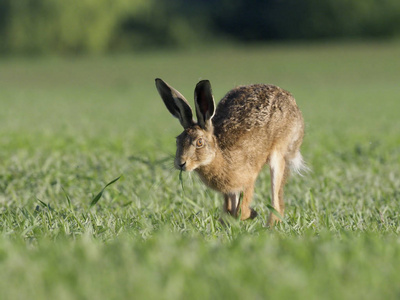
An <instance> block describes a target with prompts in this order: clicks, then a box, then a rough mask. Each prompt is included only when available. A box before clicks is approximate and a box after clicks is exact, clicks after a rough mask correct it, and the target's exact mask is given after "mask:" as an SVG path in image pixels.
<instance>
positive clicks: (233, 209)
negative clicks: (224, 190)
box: [224, 193, 240, 218]
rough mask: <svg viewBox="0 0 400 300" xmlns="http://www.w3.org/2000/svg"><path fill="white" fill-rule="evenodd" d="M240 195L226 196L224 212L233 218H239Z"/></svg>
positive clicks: (230, 194)
mask: <svg viewBox="0 0 400 300" xmlns="http://www.w3.org/2000/svg"><path fill="white" fill-rule="evenodd" d="M239 198H240V194H239V193H228V194H224V200H225V203H224V211H225V212H226V213H228V214H230V215H231V216H233V217H235V218H236V217H237V213H238V208H239V200H240V199H239Z"/></svg>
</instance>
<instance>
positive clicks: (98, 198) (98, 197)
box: [90, 175, 122, 208]
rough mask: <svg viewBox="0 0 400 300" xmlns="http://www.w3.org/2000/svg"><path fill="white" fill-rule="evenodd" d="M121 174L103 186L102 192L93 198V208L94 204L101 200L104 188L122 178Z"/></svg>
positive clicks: (91, 205)
mask: <svg viewBox="0 0 400 300" xmlns="http://www.w3.org/2000/svg"><path fill="white" fill-rule="evenodd" d="M121 176H122V175H121ZM121 176H119V177H117V178H115V179H113V180H111V181H110V182H109V183H107V184H106V185H105V186H104V187H103V189H102V190H101V191H100V193H98V194H97V195H96V196H95V197H94V198H93V199H92V202H90V208H92V207H93V206H95V205H96V204H97V202H98V201H99V200H100V198H101V196H103V193H104V190H105V189H106V188H107V187H108V186H110V185H111V184H113V183H114V182H116V181H118V180H119V179H120V178H121Z"/></svg>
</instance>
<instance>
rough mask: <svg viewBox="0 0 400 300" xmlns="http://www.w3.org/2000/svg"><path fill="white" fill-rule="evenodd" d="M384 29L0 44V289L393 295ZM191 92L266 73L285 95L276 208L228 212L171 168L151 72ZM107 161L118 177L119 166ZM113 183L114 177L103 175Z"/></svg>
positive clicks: (396, 161)
mask: <svg viewBox="0 0 400 300" xmlns="http://www.w3.org/2000/svg"><path fill="white" fill-rule="evenodd" d="M398 53H399V45H397V44H391V43H386V44H380V45H379V44H354V45H338V44H331V45H329V44H328V45H314V46H307V45H299V46H295V45H286V46H279V45H275V46H259V47H253V46H251V47H240V48H234V47H216V48H215V49H199V50H197V51H194V52H193V53H179V52H178V53H174V52H169V53H163V52H157V53H143V54H138V55H136V56H134V55H132V56H128V55H126V56H117V57H106V58H104V57H96V58H85V57H79V58H67V59H61V58H40V59H38V60H26V59H16V58H15V59H8V60H5V59H4V60H0V267H1V270H2V272H0V274H1V275H0V298H1V299H16V298H21V299H24V298H30V299H44V298H47V299H87V298H95V299H113V298H114V299H117V298H120V299H121V298H122V299H124V298H128V297H129V298H143V299H160V298H165V299H177V298H181V299H187V298H191V299H192V298H199V299H200V298H201V299H204V298H235V299H237V298H246V299H247V298H255V299H265V298H278V299H281V298H283V299H286V298H287V299H305V298H312V299H321V298H332V299H346V298H354V299H377V298H382V299H383V298H384V299H389V298H392V299H395V298H398V296H399V295H400V289H399V285H398V282H399V280H400V277H399V274H398V272H397V266H398V265H399V263H400V240H399V231H400V226H399V217H400V216H399V202H398V201H399V198H400V192H399V191H400V167H399V166H400V146H399V145H400V135H399V132H400V121H399V120H400V119H399V118H398V112H399V111H400V102H399V101H398V95H399V94H400V88H399V84H398V82H399V79H400V61H399V60H398V57H397V56H398ZM156 77H161V78H163V79H165V80H166V81H168V82H169V83H171V84H172V85H173V86H174V87H176V88H177V89H179V90H180V91H181V92H182V93H183V94H185V95H186V97H187V98H188V100H189V101H190V102H191V101H192V95H193V89H194V86H195V84H196V83H197V81H198V80H199V79H205V78H207V79H210V80H211V84H212V86H213V91H214V94H215V97H216V99H219V98H221V97H222V96H223V95H224V93H225V92H227V91H228V90H229V89H230V88H232V87H233V86H234V85H236V84H245V83H253V82H264V83H273V84H277V85H279V86H282V87H283V88H285V89H288V90H289V91H291V92H292V93H293V94H294V96H295V98H296V100H297V102H298V105H299V106H300V108H301V109H302V111H303V114H304V118H305V122H306V137H305V140H304V144H303V147H302V152H303V155H304V157H305V159H306V160H307V163H308V165H309V166H310V168H311V170H312V171H311V172H310V173H308V174H307V175H306V176H304V177H300V176H293V177H292V178H291V179H290V180H289V182H288V184H287V187H286V190H285V198H286V203H287V206H286V207H287V209H286V215H285V218H284V222H282V223H281V224H279V225H278V226H276V228H274V229H269V228H267V227H266V224H267V218H268V214H269V208H268V204H269V203H270V179H269V172H268V171H267V169H266V170H265V171H264V172H262V173H261V175H260V177H259V179H258V181H257V184H256V191H255V196H254V201H253V206H254V208H255V210H256V211H257V212H258V213H259V216H258V217H257V218H256V219H255V220H252V221H247V222H240V221H236V220H233V219H230V220H229V219H228V222H227V224H226V225H225V226H223V225H222V224H221V223H220V222H219V221H218V220H219V218H220V217H221V215H222V210H221V205H222V199H221V197H220V196H219V195H218V194H217V193H215V192H213V191H211V190H209V189H207V188H206V187H204V185H203V184H202V183H201V182H200V181H199V179H198V178H197V177H196V175H195V174H187V173H181V174H180V173H179V172H178V171H177V170H175V169H174V167H173V156H174V151H175V140H174V137H175V136H176V135H178V134H179V133H180V131H181V128H180V125H179V122H177V120H176V119H174V118H172V117H171V116H170V115H169V113H168V111H167V110H166V109H165V107H164V105H163V103H162V101H161V99H159V96H158V94H157V91H156V89H155V86H154V78H156ZM120 175H122V177H121V178H120V179H119V180H116V179H117V178H119V176H120ZM113 179H114V180H115V181H114V180H113Z"/></svg>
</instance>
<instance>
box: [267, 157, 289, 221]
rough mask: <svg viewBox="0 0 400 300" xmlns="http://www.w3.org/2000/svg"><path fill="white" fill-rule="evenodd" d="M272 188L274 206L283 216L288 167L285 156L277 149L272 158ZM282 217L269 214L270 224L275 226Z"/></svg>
mask: <svg viewBox="0 0 400 300" xmlns="http://www.w3.org/2000/svg"><path fill="white" fill-rule="evenodd" d="M270 171H271V188H272V207H273V208H274V209H275V210H276V211H277V212H278V213H279V214H280V215H281V216H282V217H283V214H284V212H285V203H284V200H283V187H284V185H285V183H286V178H287V175H288V169H287V166H286V161H285V158H284V157H283V156H282V155H281V153H279V152H278V151H275V152H273V153H272V155H271V158H270ZM279 221H280V219H279V218H278V217H277V216H276V215H274V214H273V213H272V212H271V213H270V214H269V220H268V225H270V226H273V225H275V223H277V222H279Z"/></svg>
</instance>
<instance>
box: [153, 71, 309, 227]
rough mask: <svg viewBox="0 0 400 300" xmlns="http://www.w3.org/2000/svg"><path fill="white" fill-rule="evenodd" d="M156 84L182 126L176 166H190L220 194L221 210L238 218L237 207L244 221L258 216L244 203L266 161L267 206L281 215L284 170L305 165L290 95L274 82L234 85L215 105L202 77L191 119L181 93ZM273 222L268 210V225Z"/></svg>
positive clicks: (300, 128)
mask: <svg viewBox="0 0 400 300" xmlns="http://www.w3.org/2000/svg"><path fill="white" fill-rule="evenodd" d="M156 87H157V90H158V92H159V94H160V96H161V98H162V99H163V101H164V103H165V105H166V107H167V109H168V110H169V112H170V113H171V114H172V115H173V116H174V117H176V118H178V119H179V121H180V123H181V125H182V126H183V128H184V131H183V132H182V133H181V134H180V135H179V136H178V137H177V139H176V145H177V151H176V157H175V167H176V168H177V169H178V170H183V171H193V170H195V171H196V172H197V173H198V174H199V176H200V178H201V180H202V181H203V182H204V183H205V184H206V185H207V186H209V187H211V188H212V189H214V190H217V191H219V192H221V193H222V194H223V195H224V200H225V204H224V210H225V211H226V212H227V213H229V214H230V215H232V216H234V217H237V216H238V215H239V208H240V218H241V220H245V219H249V218H254V217H256V216H257V213H256V212H255V211H254V210H253V209H252V208H250V207H249V205H250V203H251V200H252V197H253V191H254V184H255V181H256V179H257V176H258V174H259V173H260V171H261V169H262V167H263V166H264V164H269V166H270V172H271V187H272V206H273V207H274V209H275V210H276V211H277V212H278V213H279V214H280V215H282V216H283V213H284V208H285V205H284V201H283V187H284V184H285V182H286V179H287V177H288V175H289V168H291V169H293V170H294V171H297V172H300V170H301V169H302V168H304V163H303V158H302V156H301V154H300V151H299V148H300V145H301V143H302V140H303V135H304V122H303V117H302V114H301V112H300V110H299V108H298V107H297V105H296V101H295V99H294V98H293V96H292V95H291V94H290V93H289V92H287V91H285V90H283V89H281V88H279V87H277V86H273V85H266V84H253V85H247V86H239V87H236V88H234V89H233V90H231V91H229V92H228V93H227V94H226V95H225V97H224V98H222V100H221V101H220V102H219V104H218V106H217V107H216V108H215V103H214V98H213V95H212V91H211V85H210V82H209V81H208V80H202V81H200V82H199V83H198V84H197V85H196V88H195V93H194V101H195V108H196V115H197V122H195V121H194V120H193V114H192V109H191V108H190V106H189V104H188V102H187V100H186V99H185V97H183V96H182V94H181V93H179V92H178V91H177V90H175V89H174V88H173V87H171V86H170V85H168V84H167V83H166V82H164V81H163V80H161V79H158V78H157V79H156ZM241 194H242V195H243V196H242V200H241V201H240V195H241ZM278 221H279V218H278V217H276V215H274V214H273V213H270V216H269V221H268V223H269V225H274V224H275V222H278Z"/></svg>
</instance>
